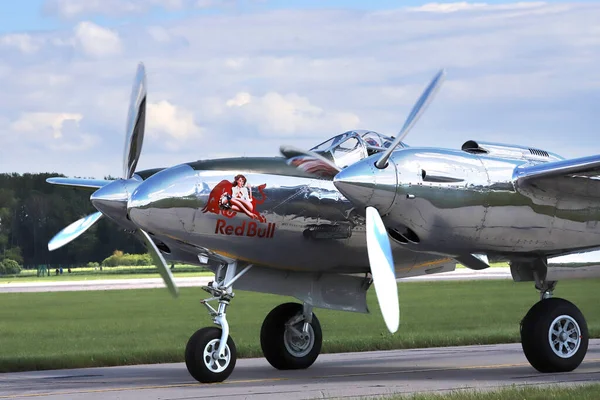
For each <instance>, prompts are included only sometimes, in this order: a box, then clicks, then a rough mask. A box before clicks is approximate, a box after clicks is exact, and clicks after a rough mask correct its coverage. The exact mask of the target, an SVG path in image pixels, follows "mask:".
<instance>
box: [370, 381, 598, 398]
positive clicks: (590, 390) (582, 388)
mask: <svg viewBox="0 0 600 400" xmlns="http://www.w3.org/2000/svg"><path fill="white" fill-rule="evenodd" d="M598 398H600V384H587V385H577V386H573V387H564V386H558V385H553V386H550V387H538V386H527V387H510V388H506V389H499V390H492V391H472V390H465V391H462V390H457V391H454V392H451V393H448V394H415V395H395V396H389V397H379V399H386V400H507V399H515V400H525V399H526V400H597V399H598Z"/></svg>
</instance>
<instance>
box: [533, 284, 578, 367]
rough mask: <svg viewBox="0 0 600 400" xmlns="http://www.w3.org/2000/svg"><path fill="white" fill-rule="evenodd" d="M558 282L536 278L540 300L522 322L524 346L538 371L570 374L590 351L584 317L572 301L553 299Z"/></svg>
mask: <svg viewBox="0 0 600 400" xmlns="http://www.w3.org/2000/svg"><path fill="white" fill-rule="evenodd" d="M555 286H556V282H541V281H539V280H538V279H536V288H537V289H538V290H539V291H540V297H541V300H540V301H539V302H538V303H536V304H535V305H534V306H533V307H531V309H530V310H529V312H528V313H527V315H525V318H523V320H522V321H521V345H522V347H523V353H525V357H527V360H528V361H529V363H530V364H531V365H532V366H533V367H534V368H535V369H537V370H538V371H539V372H568V371H572V370H574V369H575V368H577V367H578V366H579V364H581V362H582V361H583V358H584V357H585V354H586V353H587V348H588V341H589V335H588V328H587V323H586V321H585V318H584V317H583V314H582V313H581V311H579V309H578V308H577V307H576V306H575V305H574V304H573V303H571V302H569V301H567V300H564V299H559V298H553V297H552V292H553V290H554V287H555Z"/></svg>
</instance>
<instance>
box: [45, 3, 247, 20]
mask: <svg viewBox="0 0 600 400" xmlns="http://www.w3.org/2000/svg"><path fill="white" fill-rule="evenodd" d="M235 3H236V1H235V0H83V1H82V0H46V2H45V4H44V11H45V12H46V13H47V14H50V15H57V16H59V17H61V18H64V19H74V18H81V17H86V16H93V15H104V16H111V17H120V16H124V15H135V14H143V13H146V12H148V11H150V10H151V9H152V8H160V9H163V10H165V11H177V10H182V9H186V8H212V7H222V6H231V5H235Z"/></svg>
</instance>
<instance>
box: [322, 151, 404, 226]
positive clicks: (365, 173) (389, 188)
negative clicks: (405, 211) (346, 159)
mask: <svg viewBox="0 0 600 400" xmlns="http://www.w3.org/2000/svg"><path fill="white" fill-rule="evenodd" d="M376 160H377V156H372V157H368V158H365V159H364V160H361V161H359V162H357V163H354V164H352V165H350V166H348V167H346V168H345V169H343V170H342V171H340V172H339V173H338V174H337V175H336V176H335V177H334V178H333V184H334V185H335V187H336V188H337V189H338V190H339V191H340V192H342V194H343V195H344V196H346V198H348V200H350V201H351V202H352V204H354V205H355V206H356V208H357V209H364V208H365V207H367V206H371V207H375V208H377V209H378V210H379V212H380V213H381V214H382V215H383V214H386V213H387V212H388V211H389V210H390V209H391V208H392V205H393V204H394V200H395V198H396V187H397V185H398V176H397V173H396V164H394V162H393V161H392V160H390V161H389V165H388V167H387V168H385V169H379V168H377V167H376V166H375V161H376Z"/></svg>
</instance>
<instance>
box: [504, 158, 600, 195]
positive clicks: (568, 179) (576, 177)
mask: <svg viewBox="0 0 600 400" xmlns="http://www.w3.org/2000/svg"><path fill="white" fill-rule="evenodd" d="M513 180H514V182H515V187H516V189H517V191H519V192H521V193H523V194H528V195H529V194H532V193H534V192H535V193H537V194H538V196H536V197H539V195H541V194H542V193H543V194H544V196H547V198H548V200H550V199H551V198H552V199H554V201H556V199H557V197H558V196H559V195H560V197H561V198H563V197H564V196H568V197H569V198H570V199H573V198H579V199H583V198H586V199H598V198H600V155H596V156H589V157H582V158H574V159H570V160H560V161H554V162H549V163H545V164H537V165H528V166H519V167H517V168H515V171H514V172H513Z"/></svg>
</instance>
